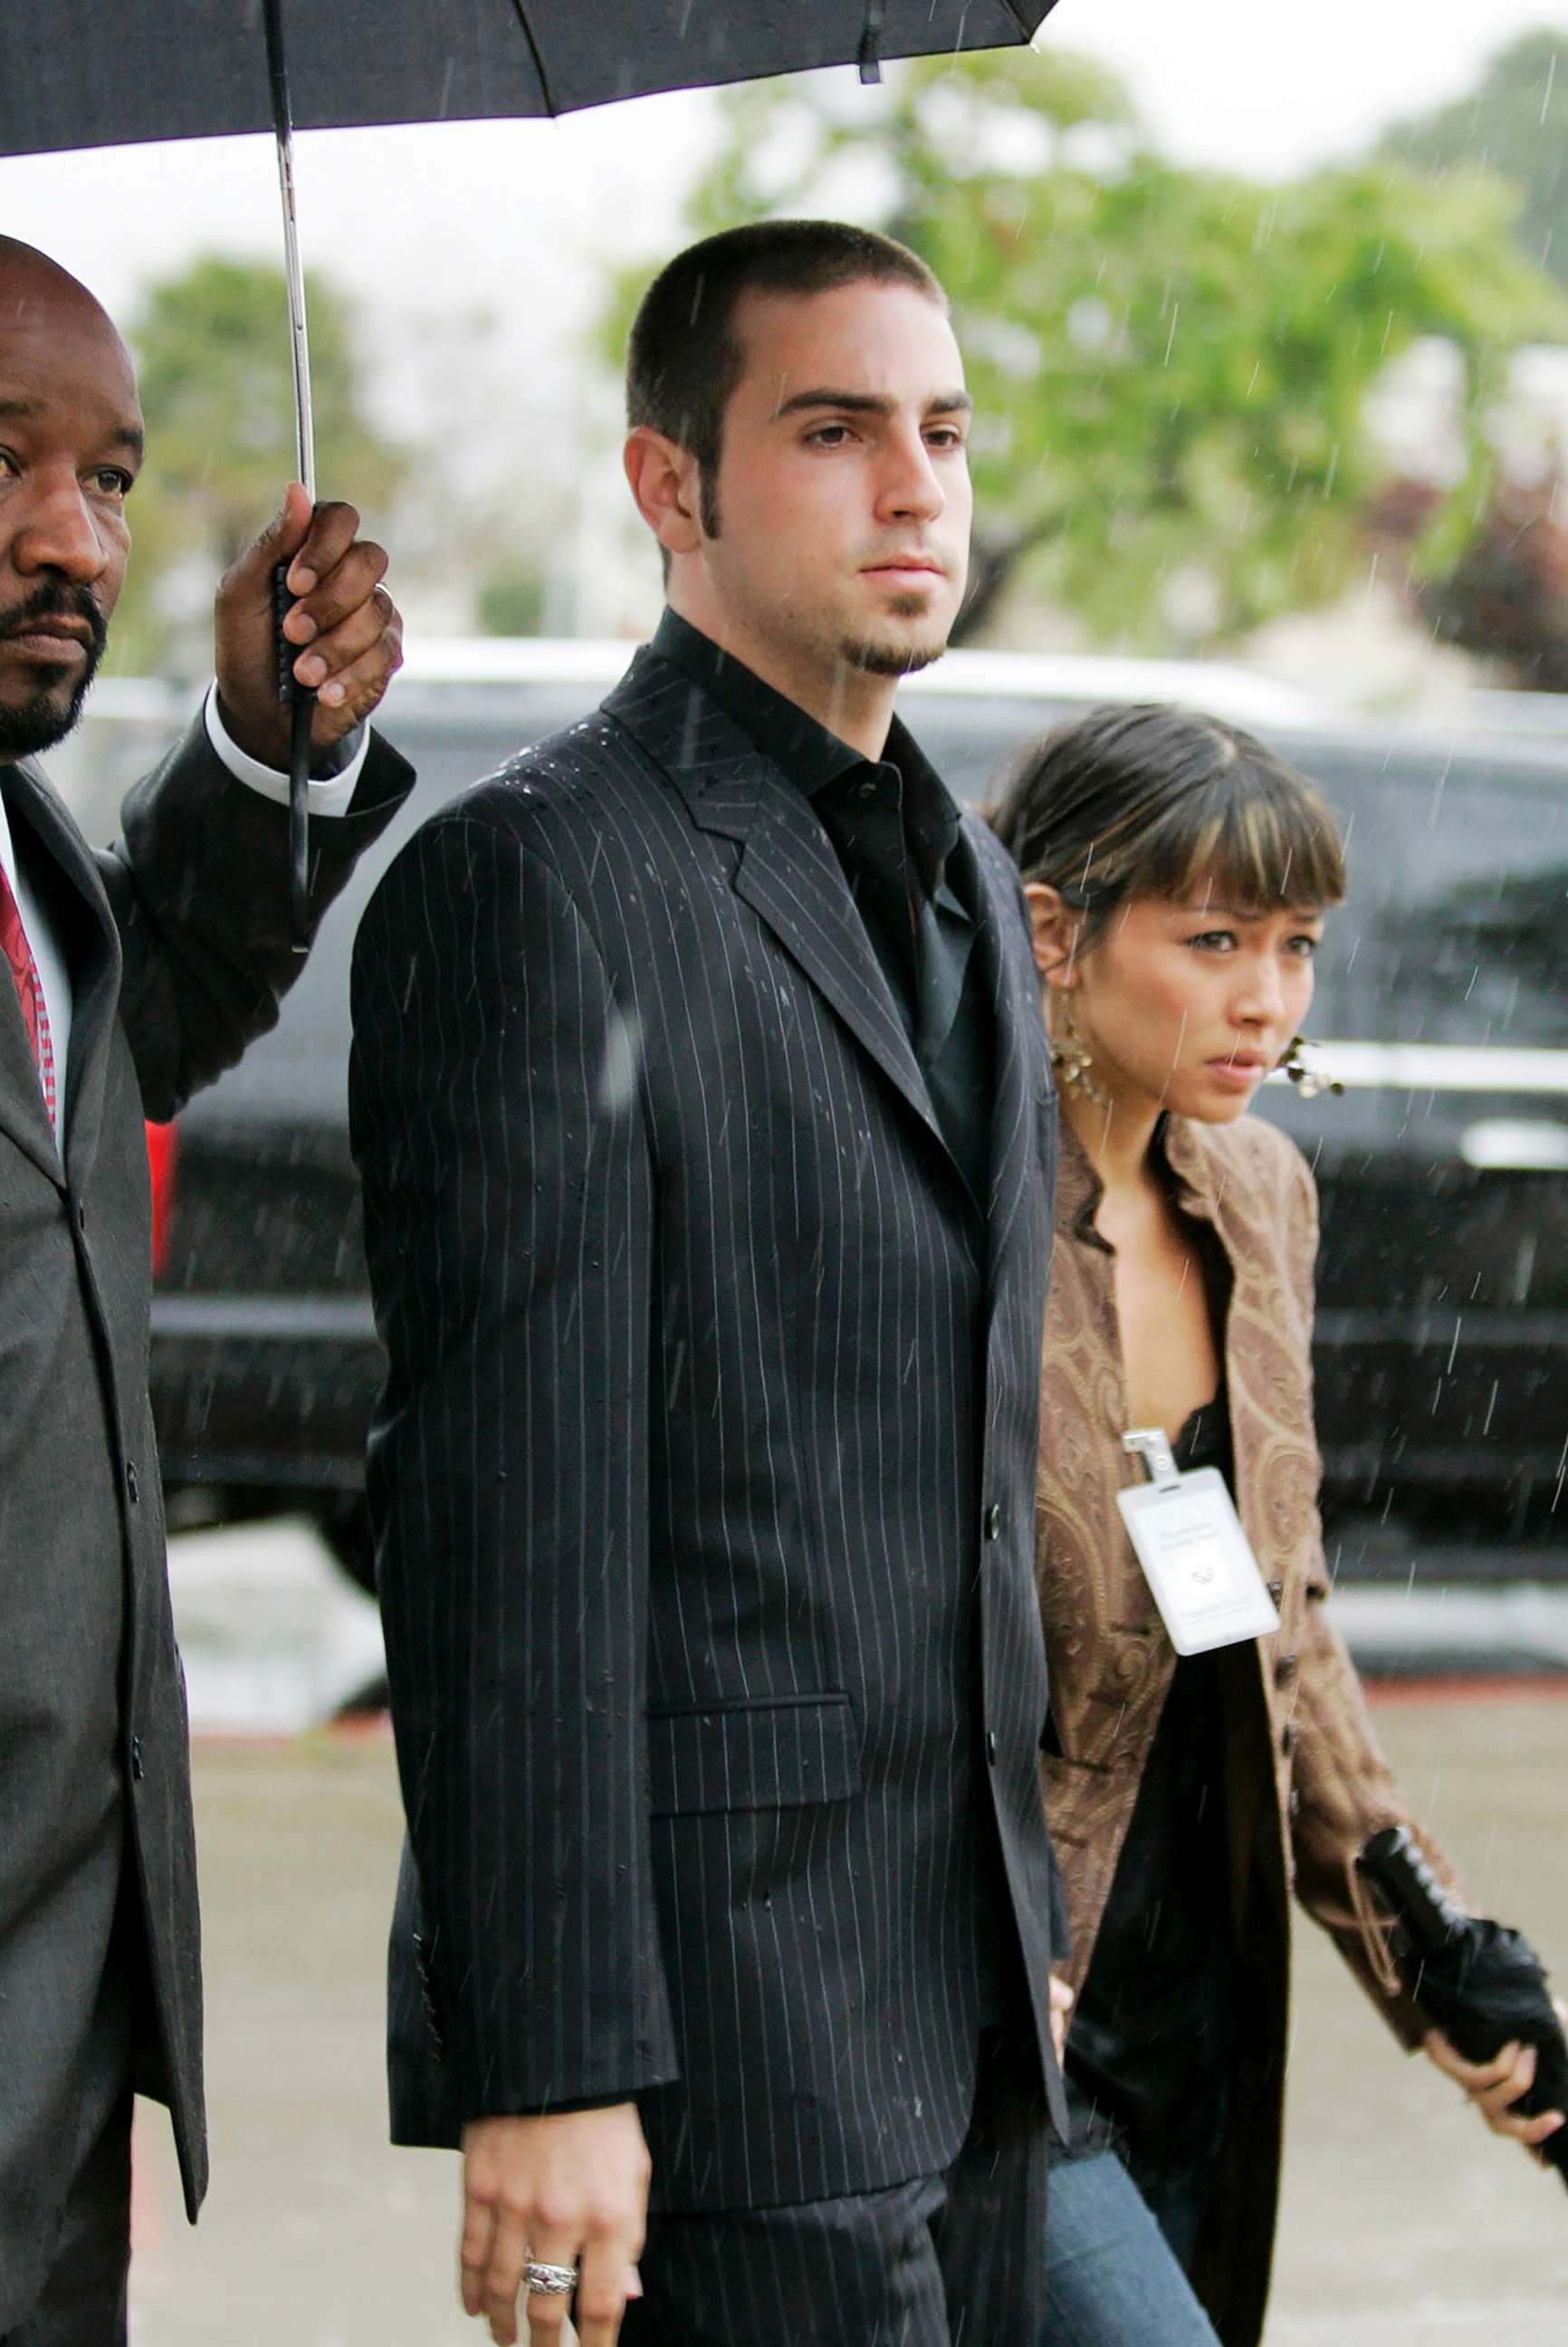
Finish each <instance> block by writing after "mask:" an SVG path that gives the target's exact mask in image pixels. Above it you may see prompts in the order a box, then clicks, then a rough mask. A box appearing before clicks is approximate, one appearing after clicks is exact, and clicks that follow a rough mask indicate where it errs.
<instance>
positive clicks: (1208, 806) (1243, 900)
mask: <svg viewBox="0 0 1568 2347" xmlns="http://www.w3.org/2000/svg"><path fill="white" fill-rule="evenodd" d="M989 820H990V824H991V827H992V829H993V830H994V831H995V833H996V835H997V837H998V838H999V840H1000V841H1001V843H1002V846H1004V847H1005V848H1007V850H1008V851H1009V854H1010V856H1012V859H1013V861H1014V863H1015V864H1016V865H1017V866H1018V868H1019V871H1020V874H1021V875H1022V876H1023V878H1024V879H1025V880H1026V881H1030V880H1045V881H1049V882H1050V885H1051V887H1054V888H1056V889H1057V890H1058V891H1059V892H1060V893H1061V897H1062V899H1063V901H1064V902H1065V903H1066V904H1067V905H1069V906H1070V907H1072V909H1073V910H1074V911H1077V912H1081V913H1082V914H1083V915H1085V917H1086V929H1085V937H1086V939H1087V938H1093V936H1094V935H1095V934H1096V933H1097V932H1098V931H1099V930H1101V929H1102V928H1103V927H1104V925H1105V923H1106V921H1107V920H1108V919H1109V917H1110V916H1111V915H1112V912H1113V911H1114V910H1115V909H1116V907H1118V906H1120V905H1122V904H1124V903H1125V902H1126V901H1127V899H1128V898H1129V897H1169V898H1171V899H1173V901H1179V900H1180V899H1181V898H1182V897H1185V896H1186V895H1187V894H1188V892H1189V891H1190V890H1191V889H1192V888H1194V887H1195V886H1196V885H1197V884H1198V883H1199V882H1205V883H1209V884H1212V886H1213V887H1214V892H1215V896H1216V900H1217V901H1220V902H1224V903H1228V904H1234V905H1235V907H1236V908H1237V909H1238V910H1242V909H1245V910H1247V911H1259V912H1262V911H1266V910H1268V909H1270V908H1272V907H1275V906H1277V905H1290V906H1301V907H1314V908H1316V907H1320V906H1327V905H1337V904H1338V903H1339V902H1340V901H1341V900H1342V898H1343V897H1344V895H1345V853H1344V848H1343V846H1342V844H1341V842H1340V837H1339V829H1338V825H1337V824H1336V822H1335V820H1334V817H1333V815H1332V814H1331V813H1330V811H1329V809H1328V806H1327V803H1326V801H1325V800H1324V799H1323V797H1322V796H1321V795H1320V794H1319V793H1318V791H1317V787H1316V785H1315V784H1312V783H1309V782H1308V781H1307V777H1306V775H1305V774H1297V772H1296V768H1295V767H1294V766H1291V765H1288V764H1286V761H1285V760H1284V759H1283V758H1281V757H1278V756H1276V753H1274V752H1273V751H1272V750H1269V749H1266V747H1265V745H1264V744H1263V743H1261V742H1259V741H1257V740H1256V739H1255V736H1254V735H1252V734H1251V733H1243V732H1242V731H1241V729H1240V728H1239V727H1238V726H1235V725H1227V724H1225V722H1224V721H1223V719H1221V718H1218V717H1207V716H1204V715H1202V714H1201V713H1200V712H1198V711H1196V710H1192V709H1179V708H1174V707H1173V706H1172V705H1170V704H1169V703H1168V702H1137V703H1134V704H1133V705H1132V706H1131V707H1126V706H1122V705H1117V706H1114V707H1106V708H1103V709H1091V711H1090V712H1089V713H1088V715H1087V716H1084V717H1080V718H1076V719H1075V720H1074V721H1073V722H1072V723H1071V724H1067V725H1062V726H1060V727H1059V728H1058V729H1057V730H1056V732H1055V733H1048V734H1047V735H1046V736H1045V737H1044V739H1043V740H1042V741H1039V742H1033V743H1030V744H1029V745H1028V747H1027V748H1026V749H1024V750H1023V751H1022V752H1020V754H1019V755H1018V757H1017V758H1016V759H1015V760H1014V761H1013V763H1012V767H1011V771H1010V774H1009V775H1008V776H1007V778H1006V780H1005V782H1004V784H1003V786H1002V789H1001V792H1000V795H999V797H998V799H997V800H996V801H995V803H994V804H993V805H992V806H991V807H990V809H989Z"/></svg>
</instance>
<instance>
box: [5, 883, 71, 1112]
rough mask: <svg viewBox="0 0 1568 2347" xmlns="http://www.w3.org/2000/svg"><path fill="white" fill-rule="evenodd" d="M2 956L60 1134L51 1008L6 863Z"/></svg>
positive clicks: (46, 1097)
mask: <svg viewBox="0 0 1568 2347" xmlns="http://www.w3.org/2000/svg"><path fill="white" fill-rule="evenodd" d="M0 953H3V954H4V955H5V958H6V960H7V961H8V962H9V963H10V965H11V975H12V977H13V978H14V979H15V981H16V999H17V1000H18V1001H19V1002H20V1003H21V1005H22V1016H23V1018H24V1019H25V1020H26V1023H27V1040H28V1041H29V1042H30V1043H31V1044H32V1046H33V1060H34V1064H35V1065H36V1068H37V1071H38V1081H39V1082H40V1083H41V1084H42V1086H43V1087H44V1105H45V1107H46V1109H47V1110H48V1112H49V1122H50V1123H51V1124H52V1125H55V1126H56V1131H57V1130H58V1126H57V1124H56V1116H55V1046H54V1041H53V1040H52V1038H51V1036H50V1034H49V1011H48V1006H47V1004H46V1002H45V1000H44V989H43V987H42V985H41V984H40V983H39V979H38V965H37V963H36V961H35V960H34V959H33V948H32V947H31V946H30V945H29V944H28V943H27V932H26V929H25V928H23V927H22V916H21V914H20V912H19V911H18V910H17V907H16V899H15V897H14V896H13V895H12V893H11V883H10V881H9V880H8V879H7V877H6V875H5V866H4V865H3V864H0Z"/></svg>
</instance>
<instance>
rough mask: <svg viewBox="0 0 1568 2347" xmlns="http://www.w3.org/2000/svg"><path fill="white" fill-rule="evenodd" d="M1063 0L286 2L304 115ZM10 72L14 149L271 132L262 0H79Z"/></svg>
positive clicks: (1008, 19)
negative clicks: (253, 131) (231, 133)
mask: <svg viewBox="0 0 1568 2347" xmlns="http://www.w3.org/2000/svg"><path fill="white" fill-rule="evenodd" d="M1051 5H1052V0H285V5H284V8H283V11H282V15H283V21H284V27H285V32H286V36H287V42H288V61H289V86H290V92H291V97H292V109H293V118H294V124H295V127H296V128H298V129H301V130H310V129H323V128H329V127H336V128H345V127H353V126H355V125H363V124H367V123H392V122H456V121H465V120H474V119H477V118H481V117H486V116H506V115H551V114H569V113H572V112H575V111H576V110H577V109H579V108H582V107H588V106H605V105H609V104H610V103H611V102H613V101H614V100H616V99H618V98H624V97H648V96H651V95H652V94H653V93H655V92H656V91H661V90H671V89H696V88H702V87H708V86H710V85H713V84H717V83H720V82H730V81H743V80H749V79H752V78H753V77H760V76H764V75H772V74H785V73H799V72H803V71H804V70H805V69H806V68H808V67H813V66H827V65H851V64H859V65H860V67H861V68H862V70H863V71H864V72H866V73H867V74H872V73H874V72H875V70H876V64H877V62H878V60H879V59H882V58H893V57H905V56H935V55H939V54H942V53H945V52H953V53H959V52H964V51H968V50H973V49H989V48H1001V47H1008V46H1012V47H1017V46H1020V45H1021V44H1024V43H1027V42H1029V41H1030V40H1032V38H1033V36H1034V35H1035V34H1036V33H1037V32H1038V31H1039V29H1040V25H1041V24H1042V22H1043V21H1044V19H1045V17H1046V16H1047V15H1048V14H1049V13H1050V7H1051ZM5 46H6V47H7V48H9V49H10V51H11V54H10V55H9V56H8V57H7V59H6V64H5V71H4V72H3V73H0V155H26V154H35V153H38V152H41V151H45V150H48V149H56V148H68V147H108V146H118V145H120V144H129V143H131V142H133V141H136V140H138V139H151V138H212V137H215V136H218V135H220V134H222V133H225V132H233V131H247V130H271V129H272V122H273V117H272V100H271V97H270V94H269V90H268V82H267V60H266V46H265V42H264V38H263V27H262V0H70V6H69V7H68V8H67V9H66V10H64V11H63V12H57V14H56V17H55V18H54V19H52V20H51V21H50V23H49V24H48V26H47V27H46V28H44V27H41V26H39V25H37V24H36V23H35V25H34V26H33V28H32V32H31V34H30V36H29V37H28V39H27V42H26V53H25V54H22V53H20V51H19V47H18V46H16V45H14V44H12V43H6V44H5Z"/></svg>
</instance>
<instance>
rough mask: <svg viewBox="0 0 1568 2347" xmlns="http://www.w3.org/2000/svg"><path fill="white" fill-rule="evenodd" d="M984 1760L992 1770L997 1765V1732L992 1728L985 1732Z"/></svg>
mask: <svg viewBox="0 0 1568 2347" xmlns="http://www.w3.org/2000/svg"><path fill="white" fill-rule="evenodd" d="M986 1758H987V1759H988V1760H989V1762H990V1764H991V1767H992V1768H995V1767H996V1765H997V1732H996V1729H995V1728H994V1727H988V1728H987V1730H986Z"/></svg>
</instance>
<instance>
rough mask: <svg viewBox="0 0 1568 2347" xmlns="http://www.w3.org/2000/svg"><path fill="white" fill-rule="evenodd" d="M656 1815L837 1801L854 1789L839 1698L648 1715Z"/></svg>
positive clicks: (851, 1748)
mask: <svg viewBox="0 0 1568 2347" xmlns="http://www.w3.org/2000/svg"><path fill="white" fill-rule="evenodd" d="M648 1757H649V1781H650V1788H651V1801H652V1815H653V1816H654V1817H656V1818H661V1817H663V1818H668V1817H682V1816H697V1815H700V1814H702V1812H703V1811H714V1810H723V1809H804V1808H806V1807H808V1806H810V1805H811V1804H813V1803H815V1802H818V1801H845V1800H847V1799H849V1797H850V1795H851V1794H852V1793H855V1792H856V1791H858V1789H859V1786H860V1752H859V1744H858V1738H857V1737H856V1729H855V1712H854V1708H853V1706H852V1705H851V1703H850V1700H849V1697H848V1696H846V1695H810V1696H769V1697H765V1698H764V1699H763V1700H761V1701H759V1702H755V1703H744V1704H723V1705H720V1704H711V1705H708V1706H705V1707H703V1708H702V1709H698V1708H696V1707H682V1708H681V1709H679V1710H674V1709H670V1708H665V1707H659V1708H655V1709H653V1710H651V1711H650V1713H649V1715H648Z"/></svg>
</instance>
